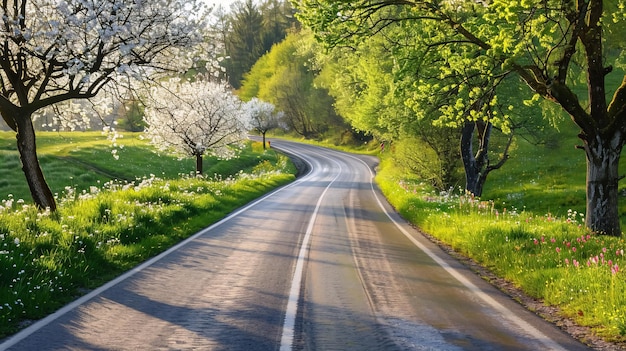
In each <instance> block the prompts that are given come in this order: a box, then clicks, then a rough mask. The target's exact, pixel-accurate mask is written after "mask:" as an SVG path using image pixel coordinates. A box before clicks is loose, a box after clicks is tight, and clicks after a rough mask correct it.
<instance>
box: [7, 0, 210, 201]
mask: <svg viewBox="0 0 626 351" xmlns="http://www.w3.org/2000/svg"><path fill="white" fill-rule="evenodd" d="M190 12H191V13H194V12H196V13H199V12H200V7H199V6H198V5H197V4H196V3H195V1H194V0H158V1H143V0H133V1H113V0H106V1H101V0H80V1H79V0H12V1H4V2H2V4H0V13H1V14H2V17H1V19H0V24H1V26H0V34H1V35H0V38H1V39H0V40H1V41H2V42H1V46H0V68H1V70H0V114H1V115H2V118H3V119H4V120H5V121H6V123H7V124H8V125H9V127H10V128H11V129H13V130H14V131H15V132H16V136H17V148H18V150H19V153H20V159H21V162H22V169H23V170H24V174H25V176H26V179H27V181H28V185H29V187H30V190H31V193H32V195H33V200H34V202H35V203H36V204H37V206H39V207H41V208H50V210H52V211H54V210H55V209H56V203H55V200H54V197H53V195H52V192H51V190H50V188H49V186H48V185H47V183H46V180H45V178H44V175H43V172H42V171H41V167H40V166H39V160H38V158H37V149H36V141H35V132H34V128H33V122H32V115H33V113H34V112H35V111H37V110H39V109H42V108H45V107H47V106H51V105H54V104H56V103H59V102H62V101H67V100H71V99H86V98H92V97H95V96H96V95H97V94H98V93H99V92H100V91H101V90H102V89H103V88H104V87H105V86H107V85H109V84H110V83H112V82H115V80H116V79H117V78H118V77H120V76H124V75H135V74H138V73H139V69H140V68H142V67H149V68H150V69H151V70H152V71H153V72H154V71H161V70H163V69H166V68H168V67H174V64H181V63H183V62H181V61H184V59H185V55H184V54H181V53H180V52H179V50H180V49H181V48H186V47H189V46H191V45H193V44H194V42H195V40H196V39H197V36H196V34H195V33H196V29H197V28H198V27H197V22H198V20H194V19H193V18H190V16H189V13H190Z"/></svg>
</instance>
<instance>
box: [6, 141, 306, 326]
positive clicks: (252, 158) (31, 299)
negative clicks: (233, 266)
mask: <svg viewBox="0 0 626 351" xmlns="http://www.w3.org/2000/svg"><path fill="white" fill-rule="evenodd" d="M76 134H78V136H77V137H75V139H72V143H79V142H80V144H81V145H82V146H79V147H74V145H73V146H72V147H69V146H67V145H65V144H64V143H63V142H59V141H58V140H57V139H54V138H52V139H51V140H50V143H49V144H46V143H45V142H44V143H43V144H44V145H47V146H46V147H48V148H51V149H55V150H56V151H54V152H53V151H50V152H51V153H52V154H54V155H48V156H47V157H52V158H53V159H54V160H53V161H51V163H53V164H54V163H57V162H58V164H59V166H58V167H59V168H62V167H61V166H60V165H61V161H62V160H63V157H73V158H75V160H79V161H80V162H83V163H86V164H87V167H88V168H89V167H92V168H97V169H98V170H102V169H106V168H107V167H110V169H114V170H115V171H117V172H119V173H120V174H126V175H129V176H128V178H131V176H130V175H132V174H135V172H137V170H138V168H137V167H134V166H132V161H131V160H130V159H125V158H124V157H123V156H129V155H131V154H127V155H122V156H121V157H120V159H119V161H122V162H117V161H116V160H114V159H112V158H111V155H110V152H109V154H108V155H104V156H102V155H99V154H98V153H97V152H93V150H94V149H95V150H98V149H100V148H102V150H106V148H107V146H106V145H105V144H104V143H106V141H102V144H98V143H96V142H94V141H91V140H88V139H89V138H87V137H85V138H84V140H83V141H81V140H80V139H83V135H82V133H76ZM93 136H94V135H93V134H92V135H91V137H93ZM68 138H74V134H70V135H69V136H68ZM42 139H43V138H42ZM0 140H4V139H2V138H0ZM66 141H67V139H66ZM83 146H84V147H87V148H88V150H82V149H81V148H82V147H83ZM136 146H137V149H134V150H133V149H132V147H125V149H131V150H132V152H133V153H135V154H132V155H134V156H136V157H138V158H140V159H144V160H143V161H138V163H140V164H142V167H143V168H142V171H143V172H144V173H141V174H144V175H139V176H137V177H132V179H133V181H125V180H110V179H108V180H106V181H105V180H98V181H96V182H92V183H88V181H89V180H87V181H85V182H83V179H76V178H73V176H70V175H71V174H75V173H74V172H75V171H74V170H70V169H72V168H79V169H80V167H81V163H79V165H78V166H76V164H77V162H76V161H75V160H73V161H71V162H70V163H66V164H65V168H67V169H68V170H66V172H64V173H63V172H61V174H62V175H63V176H68V177H69V178H66V179H65V181H66V183H65V185H64V186H63V187H62V190H61V191H59V192H58V194H59V195H58V196H57V202H58V205H59V208H58V211H57V212H55V213H50V212H42V211H38V210H37V209H36V208H35V207H34V206H33V205H32V204H30V201H28V200H27V199H26V200H25V199H22V198H18V197H16V196H15V195H13V194H11V195H7V196H6V197H4V198H3V200H2V201H1V203H0V336H4V335H8V334H10V333H12V332H14V331H16V330H17V329H18V328H19V327H20V326H21V325H23V324H22V323H24V322H26V321H31V320H35V319H38V318H41V317H44V316H45V315H47V314H49V313H51V312H53V311H54V310H55V309H57V308H59V307H60V306H62V305H63V304H65V303H67V302H68V301H70V300H72V299H74V298H76V297H77V296H79V295H81V294H83V293H84V292H85V291H87V290H88V289H92V288H95V287H97V286H99V285H101V284H103V283H104V282H106V281H108V280H110V279H112V278H114V277H115V276H117V275H119V274H120V273H122V272H124V271H125V270H128V269H130V268H132V267H134V266H136V265H137V264H138V263H140V262H142V261H145V260H146V259H148V258H149V257H152V256H154V255H156V254H158V253H160V252H162V251H164V250H166V249H167V248H169V247H171V246H172V245H173V244H175V243H177V242H179V241H181V240H183V239H184V238H186V237H188V236H190V235H191V234H193V233H195V232H197V231H198V230H200V229H202V228H205V227H207V226H208V225H210V224H211V223H214V222H216V221H218V220H219V219H221V218H223V217H224V216H226V215H227V214H228V213H230V212H232V211H233V210H234V209H236V208H238V207H240V206H242V205H244V204H246V203H248V202H249V201H251V200H253V199H254V198H257V197H259V196H260V195H262V194H264V193H266V192H268V191H270V190H271V189H274V188H276V187H278V186H280V185H282V184H285V183H287V182H289V181H292V180H293V179H294V175H293V174H294V173H295V169H294V168H293V165H292V164H291V163H290V162H289V161H288V159H287V158H286V157H285V156H282V155H279V154H277V153H275V152H273V151H268V152H264V151H263V150H262V147H259V145H256V144H254V143H253V144H252V145H250V146H248V147H247V148H246V149H245V150H244V152H243V154H242V159H241V160H238V161H237V162H231V161H222V162H217V161H215V162H213V163H214V165H215V166H216V167H217V165H218V164H219V163H226V164H220V165H219V169H220V170H221V171H223V173H222V174H216V173H215V172H214V173H211V175H210V176H203V177H199V176H189V175H180V174H176V175H172V174H173V173H174V171H175V170H177V169H178V167H179V166H180V164H181V161H179V160H177V159H176V158H172V157H169V156H167V155H161V156H159V155H156V154H155V153H154V152H153V151H152V150H151V149H150V148H149V147H148V146H147V145H145V144H142V142H140V141H137V145H136ZM7 147H9V145H8V144H7ZM46 147H44V149H45V148H46ZM140 149H143V150H144V152H143V153H141V152H140ZM0 150H2V146H0ZM61 155H63V156H61ZM44 157H46V156H44ZM145 160H150V161H149V162H148V161H145ZM105 161H106V162H105ZM98 162H102V164H99V163H98ZM142 162H143V163H142ZM152 163H154V164H152ZM109 164H111V165H109ZM192 165H193V164H192ZM3 166H4V164H3ZM83 166H84V165H83ZM154 169H164V170H167V171H165V172H162V173H161V175H159V176H155V175H154V174H150V173H149V172H151V171H153V170H154ZM215 169H217V168H215ZM190 170H193V168H191V169H190ZM7 171H8V170H7ZM83 171H84V170H83ZM163 174H164V175H163ZM4 177H5V175H4V174H3V178H4ZM79 183H80V184H79ZM60 184H62V183H60ZM20 186H21V187H24V186H25V185H24V184H21V185H20ZM13 190H16V189H13ZM15 193H19V191H15Z"/></svg>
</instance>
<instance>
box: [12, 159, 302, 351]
mask: <svg viewBox="0 0 626 351" xmlns="http://www.w3.org/2000/svg"><path fill="white" fill-rule="evenodd" d="M311 171H312V168H311V170H310V171H309V173H308V174H307V175H306V176H308V175H309V174H310V173H311ZM304 178H305V177H302V178H300V179H298V180H296V181H294V182H292V183H290V184H288V185H286V186H284V187H281V188H278V189H277V190H274V191H272V192H270V193H268V194H266V195H264V196H262V197H260V198H258V199H257V200H255V201H253V202H251V203H249V204H248V205H246V206H244V207H242V208H240V209H239V210H237V211H235V212H233V213H231V214H230V215H228V216H227V217H225V218H223V219H222V220H220V221H218V222H216V223H214V224H213V225H211V226H209V227H207V228H205V229H203V230H201V231H199V232H197V233H196V234H194V235H192V236H190V237H189V238H187V239H185V240H184V241H181V242H180V243H178V244H176V245H174V246H172V247H171V248H170V249H168V250H167V251H164V252H162V253H161V254H159V255H157V256H155V257H153V258H151V259H149V260H147V261H145V262H144V263H142V264H140V265H138V266H136V267H135V268H133V269H131V270H129V271H128V272H126V273H124V274H122V275H120V276H118V277H117V278H115V279H113V280H111V281H109V282H108V283H106V284H104V285H102V286H100V287H99V288H97V289H95V290H93V291H92V292H90V293H89V294H87V295H84V296H82V297H80V298H78V299H76V300H74V301H72V302H70V303H69V304H67V305H65V306H63V307H62V308H60V309H59V310H57V311H56V312H54V313H52V314H50V315H48V316H47V317H45V318H43V319H40V320H38V321H37V322H35V323H33V324H31V325H30V326H28V327H27V328H25V329H22V330H21V331H19V332H18V333H16V334H14V335H13V336H11V337H9V338H8V339H7V340H6V341H5V342H3V343H2V344H0V351H4V350H7V349H8V348H10V347H12V346H15V345H16V344H17V343H19V342H20V341H22V340H24V339H26V338H27V337H29V336H30V335H32V334H34V333H35V332H37V331H38V330H39V329H42V328H43V327H45V326H46V325H48V324H50V323H52V322H54V321H55V320H57V319H58V318H60V317H62V316H63V315H65V314H66V313H68V312H70V311H72V310H74V309H75V308H77V307H79V306H80V305H82V304H84V303H87V302H88V301H89V300H91V299H93V298H94V297H96V296H98V295H100V294H102V293H103V292H105V291H106V290H108V289H111V288H112V287H114V286H115V285H117V284H119V283H121V282H122V281H124V280H126V279H129V278H130V277H132V276H134V275H135V274H137V273H139V272H141V271H143V270H144V269H146V268H148V267H150V266H152V265H153V264H155V263H157V262H158V261H160V260H162V259H163V258H165V257H166V256H168V255H170V254H171V253H172V252H174V251H176V250H178V249H180V248H181V247H183V246H185V245H186V244H187V243H189V242H190V241H193V240H195V239H196V238H198V237H199V236H202V235H204V234H205V233H206V232H208V231H210V230H212V229H214V228H216V227H218V226H220V225H222V224H224V223H226V222H227V221H229V220H231V219H233V218H234V217H236V216H238V215H239V214H241V213H242V212H245V211H247V210H248V209H250V208H251V207H253V206H255V205H257V204H258V203H260V202H262V201H264V200H266V199H267V198H269V197H271V196H273V195H275V194H277V193H279V192H281V191H283V190H285V189H288V188H291V187H293V186H295V185H297V184H299V183H301V182H302V181H303V179H304Z"/></svg>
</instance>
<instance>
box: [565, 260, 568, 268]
mask: <svg viewBox="0 0 626 351" xmlns="http://www.w3.org/2000/svg"><path fill="white" fill-rule="evenodd" d="M565 265H566V266H568V267H569V260H568V259H567V258H566V259H565Z"/></svg>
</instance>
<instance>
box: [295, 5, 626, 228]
mask: <svg viewBox="0 0 626 351" xmlns="http://www.w3.org/2000/svg"><path fill="white" fill-rule="evenodd" d="M294 4H295V6H297V7H298V8H299V9H300V10H301V12H300V17H299V18H300V19H301V20H302V21H303V22H304V23H305V24H306V25H308V26H310V27H312V28H313V29H314V31H315V32H316V33H317V35H318V38H320V39H321V40H324V41H325V42H326V43H328V44H329V45H337V44H339V43H345V41H346V40H347V39H349V38H362V37H364V36H369V35H372V34H375V33H377V32H380V31H381V30H382V29H384V28H385V27H387V26H390V25H392V24H393V23H417V25H419V26H421V27H422V28H425V29H427V28H435V27H439V28H442V26H445V32H444V33H446V34H448V35H447V37H446V38H443V39H444V40H438V41H432V42H431V44H430V45H431V47H432V48H437V49H438V50H446V48H447V49H448V51H447V52H446V54H449V56H448V57H447V60H446V61H444V62H429V64H431V65H433V66H436V67H438V68H439V69H440V71H441V74H443V75H444V76H448V77H451V76H454V75H455V73H456V72H468V71H469V72H475V75H476V76H477V77H481V79H482V80H485V81H487V82H499V83H505V82H506V81H505V80H503V79H502V78H504V77H508V76H510V75H516V76H517V77H519V78H521V80H522V81H523V82H524V83H526V85H527V86H528V87H529V88H530V89H531V90H532V91H533V92H534V93H535V94H536V96H537V97H538V98H544V99H547V100H549V101H552V102H554V103H556V104H558V105H559V106H560V107H561V108H562V109H563V110H564V111H565V112H567V113H568V114H569V116H570V117H571V119H572V121H573V122H574V123H575V124H576V125H577V126H578V127H579V128H580V133H579V138H580V140H581V142H582V145H581V148H582V149H583V150H584V151H585V155H586V159H587V186H586V188H587V210H586V225H587V227H588V228H590V229H591V230H593V231H595V232H597V233H602V234H608V235H616V236H618V235H621V228H620V221H619V215H618V197H619V196H618V181H619V179H620V176H619V174H618V166H619V160H620V156H621V151H622V148H623V146H624V142H625V140H626V76H624V73H623V71H617V70H615V69H614V68H613V65H612V64H611V62H614V61H615V57H619V56H620V53H621V51H622V50H623V48H620V47H616V46H612V44H613V43H610V42H606V41H605V38H606V35H607V33H610V32H614V31H616V30H618V28H623V26H624V23H625V21H626V16H625V15H624V11H625V10H624V8H625V6H624V5H625V4H624V1H623V0H618V1H602V0H587V1H562V0H528V1H519V2H518V1H514V2H511V1H504V0H495V1H491V2H473V1H450V2H440V1H430V0H416V1H392V0H381V1H376V2H370V1H366V0H360V1H352V2H345V1H317V0H302V1H298V2H294ZM436 38H437V39H439V38H440V37H436ZM458 44H462V45H458ZM450 48H455V50H453V51H452V50H450ZM442 63H443V64H442ZM477 67H480V70H476V68H477ZM489 67H490V68H489ZM579 67H580V69H579ZM612 72H613V73H612ZM448 73H452V75H449V74H448ZM610 74H614V75H619V76H620V77H623V79H620V80H621V83H619V84H617V85H616V86H608V85H607V79H606V78H607V76H608V75H610ZM577 75H579V76H582V77H584V80H585V82H583V84H580V81H579V80H578V79H576V78H577ZM464 77H467V76H466V75H464ZM612 80H613V79H611V81H612ZM451 82H453V83H454V84H453V85H452V84H441V85H439V86H434V85H432V84H431V85H430V88H433V89H435V90H434V92H438V93H444V94H449V93H450V92H454V93H456V94H457V95H458V94H460V93H463V95H462V96H459V99H457V101H456V102H455V104H453V105H447V106H446V108H445V109H442V113H443V114H444V115H447V116H449V117H450V119H456V120H468V119H470V120H471V119H472V118H473V119H476V118H480V117H479V116H478V114H476V113H472V111H473V110H474V111H475V108H476V107H477V104H480V105H482V106H489V105H492V104H493V100H490V99H488V97H490V96H491V94H492V93H494V89H493V87H494V85H493V84H486V85H483V86H481V85H475V84H472V85H468V84H466V82H464V81H459V80H451ZM418 89H419V87H418ZM463 89H465V90H463ZM581 89H584V90H585V91H586V94H584V95H583V94H580V95H579V94H578V92H579V91H580V90H581ZM585 95H586V96H585ZM464 96H467V97H469V99H463V97H464ZM497 96H498V95H497V94H494V95H493V97H494V98H496V101H497ZM607 96H608V97H610V101H609V99H607ZM611 96H612V97H611ZM489 101H491V102H489ZM520 103H521V102H520ZM468 117H469V118H468ZM491 122H493V121H491Z"/></svg>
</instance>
